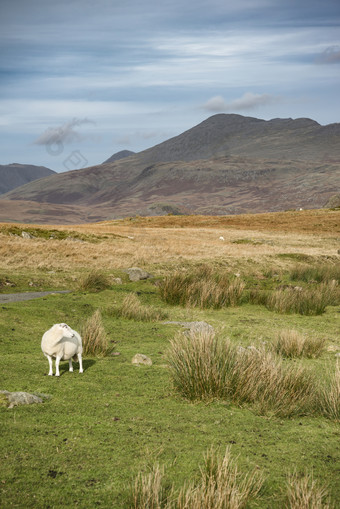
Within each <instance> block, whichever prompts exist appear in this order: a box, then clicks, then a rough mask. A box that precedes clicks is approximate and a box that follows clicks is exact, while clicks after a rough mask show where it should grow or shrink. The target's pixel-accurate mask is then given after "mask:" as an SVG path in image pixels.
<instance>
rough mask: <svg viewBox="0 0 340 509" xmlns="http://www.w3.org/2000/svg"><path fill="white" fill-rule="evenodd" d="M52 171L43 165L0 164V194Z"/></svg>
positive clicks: (45, 175) (52, 172)
mask: <svg viewBox="0 0 340 509" xmlns="http://www.w3.org/2000/svg"><path fill="white" fill-rule="evenodd" d="M54 173H55V172H54V171H53V170H50V169H49V168H45V166H34V165H30V164H18V163H13V164H5V165H0V194H3V193H7V192H8V191H11V190H12V189H15V188H16V187H19V186H22V185H24V184H27V183H28V182H32V181H33V180H37V179H40V178H43V177H48V176H49V175H52V174H54Z"/></svg>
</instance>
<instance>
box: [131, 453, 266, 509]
mask: <svg viewBox="0 0 340 509" xmlns="http://www.w3.org/2000/svg"><path fill="white" fill-rule="evenodd" d="M200 470H201V475H200V478H199V480H198V481H197V482H196V483H191V484H189V485H188V484H187V485H184V486H183V487H182V488H181V489H180V491H179V493H178V494H177V495H176V493H175V489H174V487H173V486H171V485H167V484H166V483H165V481H164V469H163V468H160V467H159V466H158V465H155V466H154V467H153V469H152V471H151V472H150V473H149V474H139V475H138V476H137V478H136V481H135V485H134V490H133V509H242V508H245V507H246V506H247V503H248V501H249V500H250V499H255V498H256V497H257V496H258V494H259V491H260V489H261V487H262V484H263V476H262V474H261V473H259V472H258V471H256V470H254V471H252V472H250V473H249V474H244V473H242V472H241V471H240V470H239V468H238V466H237V464H236V462H235V461H234V460H233V459H232V457H231V453H230V448H229V447H228V448H227V449H226V452H225V454H224V456H223V457H219V455H218V454H217V452H216V451H215V450H214V449H213V448H211V450H210V451H208V453H207V454H206V456H205V464H204V467H203V468H201V469H200Z"/></svg>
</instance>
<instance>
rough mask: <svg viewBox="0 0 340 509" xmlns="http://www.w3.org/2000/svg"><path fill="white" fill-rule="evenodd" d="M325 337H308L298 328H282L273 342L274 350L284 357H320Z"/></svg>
mask: <svg viewBox="0 0 340 509" xmlns="http://www.w3.org/2000/svg"><path fill="white" fill-rule="evenodd" d="M325 342H326V340H325V339H324V338H307V337H306V336H304V335H302V334H300V333H299V332H297V331H296V330H288V329H287V330H286V329H285V330H282V331H280V332H279V333H278V335H277V338H276V339H275V341H274V343H273V348H274V351H275V352H276V353H278V354H280V355H283V356H284V357H308V358H312V357H314V358H315V357H320V355H321V354H322V352H323V350H324V347H325Z"/></svg>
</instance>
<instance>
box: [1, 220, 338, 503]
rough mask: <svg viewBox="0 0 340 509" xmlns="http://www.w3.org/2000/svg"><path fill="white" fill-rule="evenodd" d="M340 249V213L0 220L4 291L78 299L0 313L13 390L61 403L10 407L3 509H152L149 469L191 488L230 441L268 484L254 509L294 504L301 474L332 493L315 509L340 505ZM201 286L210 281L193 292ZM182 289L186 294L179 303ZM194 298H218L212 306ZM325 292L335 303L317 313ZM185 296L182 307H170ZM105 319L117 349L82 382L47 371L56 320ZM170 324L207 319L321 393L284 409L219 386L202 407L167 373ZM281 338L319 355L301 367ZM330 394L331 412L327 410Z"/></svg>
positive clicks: (93, 362)
mask: <svg viewBox="0 0 340 509" xmlns="http://www.w3.org/2000/svg"><path fill="white" fill-rule="evenodd" d="M22 231H25V232H27V233H29V234H30V235H31V238H23V237H22V236H21V235H22ZM339 249H340V211H326V210H320V211H317V210H313V211H298V212H297V211H296V212H285V213H276V214H257V215H242V216H228V217H208V216H165V217H154V218H140V217H134V218H129V219H125V220H121V221H111V222H102V223H97V224H84V225H72V226H66V225H58V226H56V225H51V226H46V225H44V226H42V225H31V224H30V225H28V224H26V225H24V224H17V223H16V224H9V223H2V224H0V293H14V292H22V291H39V290H60V289H63V290H71V292H70V293H68V294H63V295H49V296H46V297H43V298H41V299H37V300H31V301H25V302H13V303H6V304H2V305H1V306H0V390H2V389H3V390H8V391H28V392H32V393H43V394H48V395H50V396H51V397H50V399H49V400H47V401H46V402H45V403H43V404H42V405H31V406H26V407H24V406H22V407H16V408H13V409H7V408H5V407H4V406H2V403H3V400H2V399H0V420H1V437H0V463H1V473H0V497H1V502H2V505H3V507H6V508H7V507H19V508H32V509H33V508H34V509H36V508H38V509H40V508H47V507H51V508H52V507H70V506H75V507H80V508H83V509H88V508H89V507H91V508H92V507H97V506H98V507H103V508H112V507H113V508H115V509H130V508H135V509H141V507H142V506H141V505H136V504H134V502H133V495H132V494H133V486H134V483H135V479H136V477H137V475H139V474H140V475H147V474H148V473H150V472H151V471H152V470H153V468H154V467H155V465H157V464H158V465H160V467H164V490H165V491H164V492H165V493H167V489H168V488H169V487H170V485H172V486H173V489H174V490H175V493H178V491H179V490H180V489H181V488H182V487H183V485H184V484H185V483H187V484H188V483H197V482H198V479H199V477H200V467H201V466H202V464H203V463H204V456H205V455H206V453H207V451H208V450H210V449H211V447H214V449H215V450H217V451H218V453H219V454H221V455H223V454H224V453H225V450H226V448H227V447H230V452H231V455H232V458H233V459H234V460H235V462H236V463H237V465H238V468H239V470H240V471H241V472H243V473H244V474H247V473H250V472H253V471H255V472H257V473H258V474H259V475H261V476H262V478H263V486H262V488H261V490H260V491H259V493H258V494H257V495H256V496H254V498H251V499H250V500H249V502H248V503H247V504H246V505H245V506H244V507H249V508H263V509H281V508H283V507H285V504H286V503H287V499H286V492H287V486H286V484H287V480H288V478H289V475H291V474H294V473H295V474H296V476H297V479H300V480H301V479H302V480H303V479H304V477H305V475H306V474H307V475H312V476H313V479H314V480H315V483H316V485H317V486H319V487H320V488H321V489H325V490H326V491H327V493H328V495H327V496H325V497H324V500H323V504H321V505H319V506H315V507H320V508H322V507H324V508H325V507H333V508H335V507H337V506H338V505H339V502H340V485H339V464H340V441H339V438H340V431H339V415H340V413H339V412H340V401H339V392H337V391H338V390H339V389H336V388H334V383H333V381H334V376H335V370H336V365H337V360H338V357H337V356H336V355H337V354H339V353H340V337H339V316H340V315H339V312H340V290H339V285H340V270H339V265H340V263H339V262H340V254H339V252H338V251H339ZM132 266H138V267H141V268H142V269H145V270H147V271H148V272H150V273H151V274H152V275H153V277H152V278H151V279H148V280H144V281H138V282H131V281H129V278H128V276H127V274H126V273H125V272H124V271H123V269H126V268H128V267H132ZM89 275H91V277H88V276H89ZM116 278H121V280H122V282H121V283H119V282H117V279H116ZM176 278H177V279H176ZM181 278H182V279H181ZM185 278H187V279H185ZM190 278H191V279H190ZM200 278H201V280H202V281H201V283H202V284H201V286H197V285H196V286H195V284H196V282H198V281H199V280H200ZM204 278H205V279H204ZM176 281H180V284H179V285H177V287H176ZM183 281H184V283H183ZM188 281H189V283H190V284H189V283H187V282H188ZM235 282H236V283H235ZM99 283H100V287H99V286H98V287H96V285H99ZM229 283H231V284H233V285H234V287H235V286H236V285H238V288H239V294H240V295H239V299H238V300H237V301H235V302H234V303H232V305H230V303H229V304H227V303H226V304H223V302H224V301H223V290H224V289H225V288H226V287H227V286H228V285H229ZM165 284H167V286H165ZM91 285H92V287H91ZM190 285H191V286H190ZM209 285H210V286H209ZM184 286H186V288H188V287H189V289H188V291H187V300H186V301H185V299H182V301H181V298H182V296H183V294H184ZM197 288H199V292H201V293H202V294H203V293H204V292H205V293H206V297H207V298H206V300H205V301H203V298H202V299H201V300H200V299H199V298H200V297H201V295H198V296H197ZM171 292H172V293H171ZM176 292H177V293H176ZM195 292H196V294H195ZM175 294H176V295H175ZM213 294H216V295H217V294H218V295H217V296H218V297H219V298H220V300H218V299H216V301H214V302H216V305H215V304H214V305H210V304H209V302H210V301H209V297H210V295H213ZM320 295H324V296H325V299H326V300H325V301H324V304H325V305H324V308H323V309H321V311H319V310H317V311H316V312H314V307H313V306H314V304H315V299H317V298H318V297H319V296H320ZM193 296H194V297H195V298H197V297H198V303H197V302H194V299H193ZM175 298H178V303H175V302H174V301H173V302H172V303H171V299H174V300H175ZM283 298H285V299H286V300H287V298H288V300H289V299H291V300H292V299H293V298H294V299H295V298H299V299H300V300H302V301H303V302H302V304H303V306H300V307H296V308H293V309H291V308H287V307H284V306H283V304H286V302H283ZM167 299H168V300H167ZM190 299H191V300H190ZM280 299H281V300H282V302H283V304H282V303H281V301H280ZM200 302H201V304H200ZM281 304H282V306H281ZM97 309H99V310H100V312H101V316H102V324H103V326H104V328H105V330H106V333H107V336H108V342H109V355H107V356H103V357H100V356H99V357H94V356H85V359H84V368H85V370H84V373H83V374H82V375H81V374H79V373H78V366H77V364H76V365H75V371H74V373H69V372H68V371H67V369H68V365H67V363H66V362H61V375H62V376H61V377H60V378H59V379H58V378H55V377H48V376H45V375H46V374H47V372H48V362H47V359H46V358H44V356H43V354H42V352H41V350H40V341H41V336H42V334H43V333H44V332H45V330H47V329H48V328H50V327H51V326H52V325H53V323H58V322H66V323H68V324H69V325H70V326H71V327H73V328H75V329H76V330H81V329H82V327H83V326H84V322H85V321H86V320H87V319H88V318H90V317H91V316H92V315H93V314H94V312H95V311H96V310H97ZM308 313H309V314H308ZM164 321H173V322H191V321H205V322H207V323H208V324H210V325H211V326H212V327H213V328H214V330H215V333H216V337H217V338H219V340H220V341H222V343H221V344H223V342H227V341H228V344H229V345H230V346H229V347H228V348H230V349H231V350H230V351H234V350H233V349H237V351H238V352H244V351H245V352H252V351H254V350H252V349H248V347H249V346H250V347H252V348H256V351H258V352H259V355H260V354H261V355H262V353H263V352H264V353H263V355H264V356H267V357H264V359H267V360H268V359H269V358H271V357H270V356H271V355H274V353H273V352H276V353H275V356H276V355H278V357H275V359H277V363H278V365H280V366H282V369H287V370H292V371H293V372H294V370H295V369H301V370H307V372H308V373H309V374H310V376H311V377H312V379H313V384H314V385H312V387H313V388H314V391H315V394H316V395H317V397H316V396H315V398H314V395H313V392H312V394H311V395H310V400H308V401H307V402H304V405H302V406H300V407H299V400H297V407H296V409H294V411H292V412H291V414H289V412H288V411H286V413H285V411H282V412H281V413H280V412H278V411H277V401H274V402H271V403H270V404H271V405H272V406H270V405H269V406H266V404H264V402H261V404H260V402H259V399H258V398H259V395H256V396H254V398H255V399H254V400H253V401H252V400H251V398H248V399H247V397H246V396H245V395H244V394H243V396H242V397H243V399H242V397H240V396H239V397H238V398H239V399H237V398H236V396H235V397H234V398H233V397H232V396H230V393H228V391H225V392H223V391H222V392H220V394H219V395H216V394H215V395H213V394H211V395H210V397H208V398H206V399H203V400H200V399H199V398H198V399H195V398H193V399H192V400H191V399H190V397H189V396H187V397H185V396H183V394H182V393H181V392H180V390H179V388H178V387H177V385H176V384H175V381H174V379H173V375H172V372H171V370H170V367H169V366H170V357H169V348H170V344H171V341H173V340H174V338H175V337H176V338H178V334H179V333H181V332H182V331H183V330H184V329H183V327H182V326H181V325H179V324H172V325H171V324H165V323H164ZM287 330H288V331H291V330H293V331H295V332H294V334H290V335H289V334H288V333H287ZM282 331H283V332H282ZM278 336H280V337H285V338H286V341H288V340H289V337H293V338H294V337H295V338H300V339H301V338H302V339H303V341H305V342H306V344H309V345H311V344H314V345H319V346H318V347H315V350H313V349H310V350H309V352H312V353H309V354H308V355H307V354H305V355H304V354H303V353H301V354H299V355H300V356H299V357H297V356H294V353H292V352H294V348H293V347H294V345H292V344H291V345H290V347H291V348H290V350H289V352H290V353H288V354H286V356H284V354H283V353H282V352H283V351H286V352H287V351H288V350H287V348H288V347H287V345H285V350H283V348H282V349H280V348H279V347H278V346H277V345H278V343H277V341H278ZM287 338H288V340H287ZM185 341H186V340H185ZM190 341H191V340H190V338H187V341H186V344H188V345H189V346H190ZM288 346H289V345H288ZM301 351H302V350H301ZM118 352H119V354H120V355H112V354H113V353H118ZM261 352H262V353H261ZM277 352H279V353H277ZM136 353H142V354H145V355H148V356H149V357H151V359H152V361H153V365H152V366H150V367H147V366H142V367H136V366H133V365H132V364H131V359H132V357H133V355H134V354H136ZM208 353H209V351H208ZM242 355H243V354H242ZM249 355H250V354H249ZM189 356H190V351H189ZM180 357H181V356H180ZM236 359H237V358H236ZM189 360H190V359H189ZM201 360H202V363H203V364H202V366H203V368H202V369H200V370H199V372H201V371H202V370H203V369H204V366H205V364H204V362H205V360H208V361H209V362H212V364H211V366H212V367H213V366H214V363H213V361H211V359H210V358H209V359H205V354H204V355H202V358H201ZM266 362H267V361H266ZM209 369H210V368H209ZM254 369H257V368H254ZM263 369H264V368H263ZM268 369H269V368H268ZM280 369H281V368H280ZM207 372H208V373H209V370H207ZM308 376H309V375H308ZM308 376H307V378H308ZM259 377H260V372H259V376H258V377H257V376H255V378H259ZM233 383H236V382H235V381H234V382H233ZM332 384H333V385H332ZM266 385H269V384H268V383H267V384H265V386H266ZM265 386H264V388H266V387H265ZM323 388H325V390H326V392H327V394H328V395H329V396H330V397H331V401H332V405H331V410H332V411H330V410H329V407H327V409H326V410H325V406H324V404H323V403H322V404H321V403H320V401H321V402H322V401H324V400H323V399H322V397H321V394H323V392H322V391H323ZM198 392H199V391H198ZM262 392H263V391H262ZM297 392H298V388H297ZM260 393H261V390H260ZM285 397H286V396H285ZM256 398H257V399H256ZM313 398H314V399H313ZM318 398H319V399H318ZM320 398H321V399H320ZM286 399H287V398H286ZM275 405H276V406H275ZM294 408H295V407H294ZM280 411H281V410H280ZM295 482H297V481H295ZM176 496H177V495H176ZM327 497H329V499H330V505H329V506H327V505H326V503H327ZM175 498H176V497H175V495H174V494H173V495H172V499H171V500H172V502H173V504H175V502H174V500H175ZM287 504H288V503H287ZM145 507H147V506H144V509H145ZM169 507H170V506H169ZM177 507H178V506H176V505H173V506H172V509H177ZM286 507H288V508H289V507H291V508H292V507H293V506H290V505H289V504H288V505H287V506H286ZM159 508H160V509H161V508H165V505H164V504H163V505H161V506H159ZM188 509H196V508H195V507H194V506H188Z"/></svg>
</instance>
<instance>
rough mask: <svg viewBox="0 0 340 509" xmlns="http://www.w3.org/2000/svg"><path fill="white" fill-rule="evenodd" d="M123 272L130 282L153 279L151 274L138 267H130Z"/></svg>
mask: <svg viewBox="0 0 340 509" xmlns="http://www.w3.org/2000/svg"><path fill="white" fill-rule="evenodd" d="M123 272H126V273H127V274H128V275H129V279H130V281H140V280H141V279H148V278H150V277H153V275H152V274H149V273H148V272H146V271H145V270H143V269H140V268H139V267H130V268H129V269H124V270H123Z"/></svg>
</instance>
